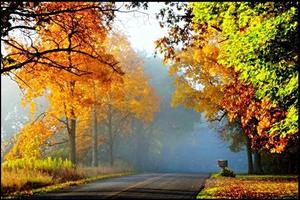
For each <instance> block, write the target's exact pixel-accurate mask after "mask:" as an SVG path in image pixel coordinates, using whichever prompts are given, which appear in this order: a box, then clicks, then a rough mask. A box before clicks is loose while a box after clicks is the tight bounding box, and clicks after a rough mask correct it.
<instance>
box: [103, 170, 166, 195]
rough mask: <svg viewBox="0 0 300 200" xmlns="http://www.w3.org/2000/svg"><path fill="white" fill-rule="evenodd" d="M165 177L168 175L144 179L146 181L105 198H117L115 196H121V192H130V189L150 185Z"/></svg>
mask: <svg viewBox="0 0 300 200" xmlns="http://www.w3.org/2000/svg"><path fill="white" fill-rule="evenodd" d="M167 175H168V174H163V175H160V176H156V177H153V178H150V179H146V180H145V181H143V182H139V183H137V184H135V185H132V186H129V187H128V188H125V189H123V190H121V191H118V192H115V193H114V194H112V195H110V196H109V197H107V198H108V199H111V198H114V197H117V196H118V195H119V194H121V193H122V192H125V191H128V190H130V189H132V188H135V187H138V186H143V185H147V184H149V183H151V182H154V181H156V180H158V179H160V178H161V177H164V176H167Z"/></svg>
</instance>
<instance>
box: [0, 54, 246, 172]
mask: <svg viewBox="0 0 300 200" xmlns="http://www.w3.org/2000/svg"><path fill="white" fill-rule="evenodd" d="M140 55H141V57H142V58H143V60H144V70H145V73H146V74H147V75H148V76H149V78H150V84H151V86H152V87H154V88H155V89H156V92H157V94H158V95H159V97H160V98H161V104H160V111H159V112H158V113H156V115H155V119H154V121H153V122H152V123H151V124H150V125H149V127H150V128H151V131H147V132H146V131H144V129H137V130H136V133H135V134H131V135H126V136H119V137H118V138H117V139H116V141H115V143H114V157H115V160H121V161H122V162H125V163H128V164H129V165H131V166H133V167H134V169H136V170H137V171H140V172H213V171H219V170H220V169H219V167H218V166H217V160H218V159H226V160H228V161H229V167H230V168H232V169H233V170H234V171H235V172H246V170H247V162H246V161H247V159H246V152H245V151H244V150H242V151H240V152H237V153H235V152H231V151H230V149H229V148H228V146H229V143H228V142H226V141H222V140H221V139H220V137H219V133H218V129H217V128H218V126H221V124H216V123H215V124H210V123H208V122H207V121H206V119H205V118H204V116H203V114H202V113H196V112H194V111H193V110H190V109H185V108H184V107H182V106H179V107H177V108H172V107H171V106H170V99H171V96H172V93H173V91H174V87H173V79H172V77H170V76H169V75H168V68H167V66H164V65H163V64H162V61H161V59H160V58H153V57H152V56H151V57H150V56H147V54H146V53H140ZM1 82H2V84H1V98H2V101H1V142H3V141H6V140H7V139H8V138H10V137H12V136H13V135H15V134H16V133H17V132H18V131H19V130H20V128H21V127H22V126H23V125H24V124H25V123H26V122H28V119H29V112H28V108H26V107H25V108H23V107H21V96H22V93H21V91H20V89H19V88H18V86H17V84H16V83H15V82H14V81H12V80H10V79H9V78H8V77H3V76H2V77H1ZM37 102H38V110H39V112H41V111H42V110H43V109H45V108H46V107H47V104H46V103H45V100H43V99H42V98H40V99H38V101H37ZM100 137H101V134H100ZM1 144H2V143H1ZM10 147H11V146H8V147H7V149H6V151H7V150H9V148H10ZM66 147H67V146H60V147H59V148H66ZM107 149H108V148H107V145H106V144H100V145H99V149H98V151H99V160H100V163H101V162H107V160H108V152H107ZM90 159H91V152H90V151H88V152H87V153H86V156H85V159H84V160H83V161H82V162H83V163H84V164H86V165H88V164H89V163H90Z"/></svg>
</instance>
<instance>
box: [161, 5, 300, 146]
mask: <svg viewBox="0 0 300 200" xmlns="http://www.w3.org/2000/svg"><path fill="white" fill-rule="evenodd" d="M297 5H298V3H296V2H294V3H282V2H277V3H275V2H272V3H262V4H253V3H235V2H229V3H228V2H227V3H214V2H200V3H191V4H189V5H188V6H184V8H185V9H184V11H185V13H190V12H191V13H192V14H190V15H188V14H186V15H183V16H182V15H180V14H176V12H175V11H170V12H168V15H167V17H166V18H164V15H163V14H161V19H162V23H164V24H165V25H166V26H167V28H168V31H169V32H168V35H169V37H168V38H167V39H166V38H162V39H161V40H159V41H158V42H157V48H158V49H159V50H160V51H161V52H163V53H164V57H165V60H168V59H169V60H170V61H172V62H175V63H176V62H180V59H178V57H176V54H177V53H176V51H175V48H177V49H178V50H183V51H184V52H189V48H193V47H195V48H198V49H201V50H203V49H204V48H205V47H206V46H207V44H208V43H215V46H216V47H217V48H218V55H217V57H216V58H215V59H214V60H215V62H214V63H215V64H214V65H215V66H221V69H222V67H225V68H229V69H231V70H232V69H233V70H232V71H234V73H236V75H235V76H236V77H237V79H238V80H239V81H240V83H238V84H244V85H245V87H248V86H249V87H254V92H255V98H254V99H253V106H254V105H256V104H260V103H262V104H263V102H265V103H266V104H267V105H270V106H271V107H273V108H272V109H275V110H278V109H279V110H282V112H281V113H282V114H278V115H276V117H275V118H276V119H275V118H274V119H273V122H272V123H270V124H269V125H271V126H270V127H269V125H267V127H268V128H266V130H267V132H268V133H269V135H271V136H272V137H270V140H272V139H271V138H273V139H274V138H280V141H281V142H278V141H277V143H280V144H278V145H275V146H277V147H274V148H269V147H268V146H267V143H265V145H266V146H265V147H266V148H268V149H269V150H271V151H273V152H275V151H277V152H282V151H283V149H282V148H284V146H285V144H287V142H286V141H291V140H294V139H295V138H297V134H296V133H297V132H298V128H297V127H296V121H297V119H298V115H297V114H296V110H297V109H298V105H297V100H296V99H295V96H297V90H296V85H297V83H298V82H297V81H298V79H297V77H298V74H297V71H296V68H297V64H296V60H297V56H296V52H297V48H298V45H295V44H298V43H299V42H298V39H297V38H298V37H297V32H296V30H297V22H296V18H297V8H296V7H297ZM170 6H171V7H172V5H170ZM173 6H174V5H173ZM169 10H170V7H169ZM274 10H276V11H278V12H274ZM183 18H189V19H183ZM174 20H175V21H174ZM179 21H183V24H185V26H184V27H185V28H186V29H184V30H185V32H186V33H190V35H191V36H190V37H186V38H185V37H183V36H182V35H181V34H180V31H182V27H180V26H179V25H178V23H179ZM172 22H176V23H172ZM177 22H178V23H177ZM258 22H259V23H258ZM257 24H260V25H259V26H258V25H257ZM279 27H282V28H279ZM269 28H270V31H269ZM211 33H213V34H211ZM269 33H270V34H269ZM186 35H188V34H186ZM207 35H211V36H210V37H207ZM184 40H187V41H184ZM180 44H184V45H183V46H182V47H180ZM178 47H179V48H178ZM287 52H288V53H287ZM212 53H213V51H212ZM273 53H274V54H273ZM186 54H188V53H186ZM278 55H279V56H278ZM176 59H177V60H176ZM191 59H192V58H191ZM193 61H194V60H193V59H192V60H191V61H190V63H192V62H193ZM182 68H183V67H182ZM198 68H199V67H198ZM201 68H202V67H201ZM187 69H188V67H187ZM184 70H185V69H184ZM184 70H182V71H183V74H185V75H186V76H187V77H188V78H190V77H191V76H193V75H188V74H187V73H185V71H184ZM180 73H182V72H180ZM234 73H233V74H234ZM258 73H259V74H258ZM197 76H198V74H197V72H196V73H194V76H193V78H192V79H195V77H197ZM193 81H194V80H192V81H181V82H185V87H184V86H183V84H181V85H182V86H181V87H182V88H183V89H181V90H182V91H183V90H184V92H181V94H184V96H188V95H190V99H187V102H186V104H194V105H196V104H197V100H195V99H196V98H195V96H196V94H195V92H193V89H190V90H188V88H191V87H190V86H188V84H191V82H193ZM236 83H237V82H236ZM282 85H284V86H286V87H280V88H279V86H282ZM229 87H230V85H229ZM283 88H284V89H283ZM196 93H197V92H196ZM175 94H176V93H175ZM215 94H218V96H219V94H221V93H215ZM176 95H177V96H180V94H176ZM202 95H203V94H202ZM215 98H216V97H215ZM178 99H180V98H178ZM183 99H184V98H181V101H182V103H184V102H183ZM198 100H199V99H198ZM255 102H256V104H254V103H255ZM267 102H268V103H267ZM199 107H200V105H199ZM202 107H203V105H202ZM260 108H262V107H260ZM234 109H240V108H234ZM257 109H259V108H257ZM270 109H271V108H270ZM270 109H269V111H268V110H265V111H262V112H266V113H267V112H271V110H270ZM215 111H216V110H215ZM240 112H241V111H240ZM285 112H286V113H285ZM281 116H284V117H281ZM248 117H249V116H248ZM250 118H251V117H250ZM250 118H249V119H250ZM254 118H255V119H256V120H263V117H254ZM264 120H266V118H264ZM250 121H251V120H250ZM250 121H248V122H249V123H248V124H252V125H251V126H253V129H252V130H254V129H255V128H257V130H256V131H255V132H254V133H253V135H257V134H256V133H257V131H258V132H260V131H261V130H259V126H257V125H256V124H257V123H258V122H254V123H250ZM259 123H260V124H261V126H262V124H264V122H259ZM242 124H245V123H243V122H242ZM244 128H245V127H244ZM259 134H260V133H259ZM259 138H261V137H259ZM254 141H257V140H254ZM273 143H276V142H273Z"/></svg>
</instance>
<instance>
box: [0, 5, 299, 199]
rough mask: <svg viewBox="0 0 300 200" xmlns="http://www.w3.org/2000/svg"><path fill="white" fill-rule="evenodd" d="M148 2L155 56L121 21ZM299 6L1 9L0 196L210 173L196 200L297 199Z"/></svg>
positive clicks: (3, 7)
mask: <svg viewBox="0 0 300 200" xmlns="http://www.w3.org/2000/svg"><path fill="white" fill-rule="evenodd" d="M158 5H159V6H158ZM151 7H152V9H156V10H155V11H156V12H155V22H156V23H157V27H159V28H157V29H161V30H164V35H162V36H161V37H160V38H157V39H156V40H155V41H153V44H154V46H155V49H154V51H153V53H154V57H153V56H152V55H149V53H147V52H145V51H141V50H137V49H136V48H134V47H133V45H132V44H133V42H134V40H135V38H133V37H131V36H130V35H129V34H128V32H126V31H124V29H125V30H126V27H125V28H120V27H117V26H116V23H117V22H118V20H121V18H122V17H120V14H122V15H124V16H125V15H128V16H129V15H131V14H132V13H138V14H141V15H145V16H144V17H145V18H147V16H148V18H149V15H150V14H147V12H149V13H150V10H151ZM298 7H299V2H263V3H257V2H164V3H163V2H161V3H154V2H151V3H150V2H117V3H116V2H19V1H15V2H6V1H4V2H1V28H0V30H1V99H2V101H1V102H2V103H1V198H2V197H3V196H4V197H12V196H13V197H14V196H16V195H33V194H37V193H41V192H49V191H52V190H57V189H63V188H65V187H67V186H68V187H69V186H71V185H79V184H84V183H87V182H91V181H95V180H99V179H103V178H111V177H120V176H121V177H122V176H130V175H132V174H140V173H204V174H212V175H211V176H210V178H209V179H207V180H206V182H205V188H204V189H203V190H202V191H201V192H202V193H201V192H200V193H199V195H198V197H197V198H212V197H217V198H231V197H235V198H278V197H280V198H283V197H291V198H298V181H297V176H296V175H297V174H298V172H299V170H298V166H299V161H298V155H299V152H298V150H299V149H298V146H299V134H298V109H299V107H298V97H299V92H298V79H299V77H298V69H299V62H298V61H299V60H298V59H299V55H298V52H299V46H300V45H299V32H298V17H299V16H298ZM132 18H134V17H132ZM128 23H129V22H128ZM140 29H141V33H140V34H144V33H142V29H143V28H140ZM135 30H136V31H138V30H139V29H138V27H137V29H135ZM161 30H159V31H161ZM147 34H149V35H151V33H147ZM144 40H147V35H145V38H144ZM139 42H141V41H139ZM220 144H222V145H221V146H220ZM218 159H225V160H228V163H229V166H228V167H227V166H226V167H225V168H223V170H222V172H220V173H218V171H219V170H220V168H219V167H218V166H217V160H218ZM232 174H233V175H232ZM275 175H280V177H277V178H276V176H275ZM227 176H229V177H230V176H232V177H235V176H236V178H235V179H234V178H232V177H231V178H228V179H226V178H227ZM220 177H221V178H220ZM222 177H225V179H223V178H222ZM249 177H253V179H251V180H254V181H255V183H257V185H258V186H257V187H255V188H251V187H250V186H247V187H246V186H245V187H243V185H246V184H249V183H250V182H249V183H247V182H242V181H243V180H246V179H247V178H249ZM274 177H275V178H274ZM273 178H274V180H273ZM226 181H227V182H226ZM268 181H269V182H268ZM272 181H274V185H272V186H271V184H273V182H272ZM223 183H224V184H223ZM226 183H228V185H235V184H237V186H236V187H238V188H239V189H238V190H237V191H235V190H234V191H235V192H233V190H232V188H231V189H230V188H227V187H229V186H228V185H226ZM260 184H261V185H262V186H259V185H260ZM268 184H269V185H268ZM276 184H277V185H276ZM211 185H216V187H215V188H214V190H209V187H211ZM279 185H280V187H282V190H281V191H277V193H276V190H277V189H276V187H279ZM265 186H266V187H265ZM220 188H221V189H220ZM224 188H225V189H224ZM226 188H227V189H226ZM249 188H251V190H250V189H249ZM258 188H264V189H261V190H259V189H258ZM243 190H244V192H243ZM199 191H200V189H199ZM199 191H198V192H199ZM211 191H213V192H211ZM245 191H246V192H245ZM268 191H271V192H269V193H268ZM227 193H228V194H227ZM201 195H202V196H201ZM224 195H225V196H224ZM226 195H227V196H226ZM243 195H244V196H243Z"/></svg>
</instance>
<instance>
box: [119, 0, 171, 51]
mask: <svg viewBox="0 0 300 200" xmlns="http://www.w3.org/2000/svg"><path fill="white" fill-rule="evenodd" d="M117 5H122V3H121V2H119V3H118V4H117ZM163 5H164V3H156V2H149V7H148V10H143V9H140V12H132V13H120V12H118V13H117V18H116V21H115V26H116V27H117V28H119V29H120V30H122V32H124V33H125V34H126V35H127V36H128V39H129V41H130V43H131V45H132V47H133V48H134V49H135V50H138V51H145V52H146V53H147V54H148V55H154V50H155V45H154V41H155V40H157V39H159V38H161V37H163V36H164V35H166V34H167V32H166V30H164V29H162V28H160V26H159V23H158V21H157V20H156V18H155V13H157V12H158V11H159V10H160V8H161V7H162V6H163ZM124 9H125V8H124ZM141 12H143V13H141Z"/></svg>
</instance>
